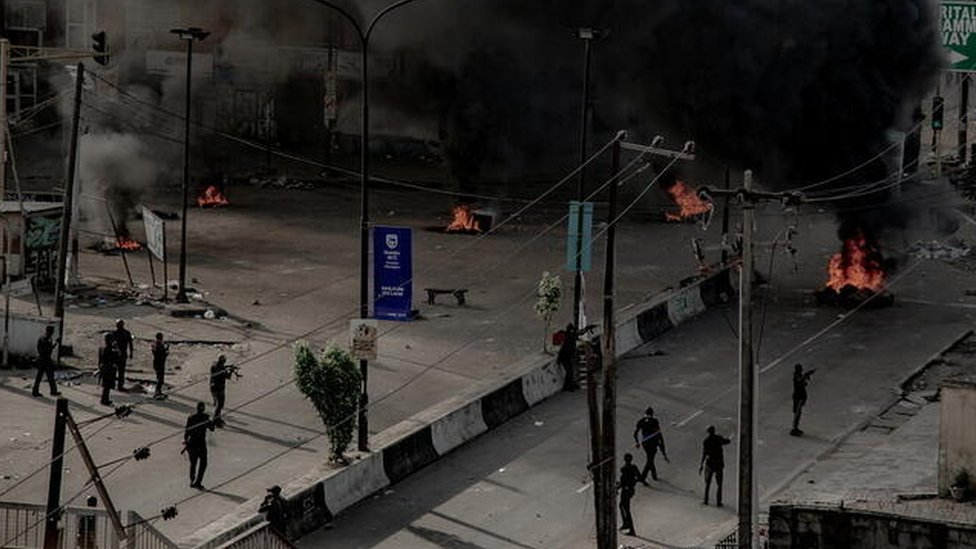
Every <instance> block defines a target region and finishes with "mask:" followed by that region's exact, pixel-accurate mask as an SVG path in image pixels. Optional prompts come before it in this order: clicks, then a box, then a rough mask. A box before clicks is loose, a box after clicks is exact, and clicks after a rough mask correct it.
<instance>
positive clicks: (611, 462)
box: [598, 136, 623, 549]
mask: <svg viewBox="0 0 976 549" xmlns="http://www.w3.org/2000/svg"><path fill="white" fill-rule="evenodd" d="M618 137H619V138H620V139H622V138H623V136H618ZM620 139H617V140H616V141H614V143H613V149H612V150H611V153H610V155H611V156H610V188H609V192H608V194H609V197H608V201H609V207H608V209H607V249H606V263H605V265H604V268H603V337H602V339H603V433H602V434H603V455H602V456H600V463H601V464H602V468H603V494H602V496H603V513H604V519H603V520H604V523H603V527H604V530H603V535H602V536H601V539H600V540H599V541H598V546H599V547H601V548H607V549H614V548H616V547H617V513H616V511H615V509H616V506H615V505H614V501H613V500H614V492H615V491H614V489H613V486H614V480H613V478H614V466H615V465H616V463H617V345H616V340H615V338H616V330H615V328H616V325H615V323H616V318H615V317H614V309H613V286H614V272H615V270H614V262H615V261H616V241H617V234H616V233H617V224H616V223H615V220H616V218H617V185H618V183H619V181H617V175H618V174H619V173H620Z"/></svg>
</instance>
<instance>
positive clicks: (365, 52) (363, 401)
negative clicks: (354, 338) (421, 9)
mask: <svg viewBox="0 0 976 549" xmlns="http://www.w3.org/2000/svg"><path fill="white" fill-rule="evenodd" d="M312 1H313V2H318V3H319V4H322V5H324V6H328V7H330V8H332V9H334V10H335V11H336V12H338V13H339V15H341V16H342V17H343V19H345V20H346V21H348V22H349V24H350V25H352V28H353V29H355V30H356V35H357V36H358V37H359V46H360V49H359V51H360V68H361V72H360V79H361V80H362V86H363V92H362V104H361V105H360V112H361V126H362V129H361V133H362V142H361V144H360V156H361V162H362V164H361V168H360V172H361V181H362V182H361V184H360V195H361V198H360V209H359V318H369V40H370V38H371V37H372V34H373V29H375V28H376V24H377V23H379V22H380V19H382V18H383V17H385V16H386V15H387V14H388V13H390V12H392V11H394V10H397V9H399V8H402V7H403V6H406V5H407V4H410V3H413V2H416V1H417V0H400V1H399V2H394V3H393V4H390V5H389V6H387V7H385V8H383V9H382V10H380V11H378V12H377V13H376V15H374V16H373V18H372V19H370V20H369V22H368V23H367V24H366V25H365V29H364V27H363V24H362V23H360V22H359V21H358V20H357V19H356V18H355V17H353V16H352V15H351V14H350V13H349V12H348V11H346V10H345V9H343V8H342V7H340V6H338V5H336V4H334V3H332V2H330V1H329V0H312ZM359 370H360V372H361V373H362V378H363V387H362V391H361V392H360V394H359V418H358V420H357V424H358V426H359V437H358V446H359V450H360V451H362V452H366V451H369V423H368V418H367V414H366V409H367V407H368V406H369V395H368V393H367V379H368V370H369V363H368V361H366V360H360V361H359Z"/></svg>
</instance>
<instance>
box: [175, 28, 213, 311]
mask: <svg viewBox="0 0 976 549" xmlns="http://www.w3.org/2000/svg"><path fill="white" fill-rule="evenodd" d="M169 32H171V33H173V34H175V35H177V36H179V38H180V40H185V41H186V111H185V113H184V117H185V118H184V119H183V214H182V216H181V217H180V282H179V284H180V287H179V291H178V292H176V302H177V303H187V302H188V301H189V300H188V299H187V297H186V211H187V203H188V202H189V200H190V196H189V195H190V106H191V104H192V100H191V96H190V91H191V85H192V83H193V42H194V41H195V40H199V41H201V42H202V41H203V40H205V39H206V38H207V37H208V36H210V33H209V32H207V31H205V30H203V29H201V28H197V27H189V28H186V29H173V30H171V31H169Z"/></svg>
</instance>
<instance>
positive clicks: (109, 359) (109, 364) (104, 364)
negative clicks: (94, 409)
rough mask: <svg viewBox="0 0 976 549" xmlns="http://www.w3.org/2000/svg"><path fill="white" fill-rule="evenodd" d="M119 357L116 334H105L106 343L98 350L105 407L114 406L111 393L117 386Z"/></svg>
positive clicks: (99, 371)
mask: <svg viewBox="0 0 976 549" xmlns="http://www.w3.org/2000/svg"><path fill="white" fill-rule="evenodd" d="M118 355H119V351H118V348H116V346H115V332H109V333H107V334H105V343H104V344H103V345H102V348H101V349H99V350H98V375H99V377H100V378H101V379H100V380H99V381H100V384H101V386H102V400H101V403H102V405H103V406H111V405H112V401H111V400H110V399H109V393H110V392H111V391H112V388H113V387H114V386H115V374H116V371H117V368H116V364H118V362H119V358H118Z"/></svg>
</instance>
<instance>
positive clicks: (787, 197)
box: [699, 170, 803, 549]
mask: <svg viewBox="0 0 976 549" xmlns="http://www.w3.org/2000/svg"><path fill="white" fill-rule="evenodd" d="M699 194H700V195H702V194H704V195H710V196H725V197H732V196H735V197H737V198H740V199H741V200H742V263H741V264H740V266H739V501H738V509H739V510H738V516H739V520H738V529H737V540H738V546H739V548H740V549H752V548H753V547H756V545H755V544H756V543H757V540H758V538H757V535H758V529H757V528H756V522H757V518H758V504H759V494H758V489H757V484H756V476H755V465H756V432H757V431H758V419H759V418H758V413H757V411H758V408H759V406H758V400H759V398H758V394H759V376H758V374H757V372H756V363H755V357H754V356H753V349H752V282H753V280H752V279H753V272H754V266H753V263H754V261H753V240H754V236H755V234H754V233H755V230H756V227H755V209H756V203H758V202H761V201H782V202H784V203H787V204H789V203H794V204H797V203H800V202H802V201H803V196H802V195H801V194H799V193H795V192H792V193H790V192H787V193H770V192H762V191H753V188H752V171H751V170H746V172H745V174H744V177H743V184H742V188H741V189H728V188H726V189H711V188H705V189H701V190H699Z"/></svg>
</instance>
